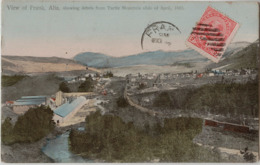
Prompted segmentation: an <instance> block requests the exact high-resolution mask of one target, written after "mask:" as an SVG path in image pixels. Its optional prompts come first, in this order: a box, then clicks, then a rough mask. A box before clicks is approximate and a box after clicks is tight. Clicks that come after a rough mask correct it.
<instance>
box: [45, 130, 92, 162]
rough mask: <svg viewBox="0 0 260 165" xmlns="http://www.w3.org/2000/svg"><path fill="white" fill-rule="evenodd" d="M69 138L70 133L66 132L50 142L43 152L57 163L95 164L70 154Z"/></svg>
mask: <svg viewBox="0 0 260 165" xmlns="http://www.w3.org/2000/svg"><path fill="white" fill-rule="evenodd" d="M68 137H69V132H65V133H63V134H61V135H59V136H57V137H56V138H55V139H51V140H48V141H47V144H46V145H45V146H44V147H43V148H42V152H43V153H44V154H45V155H47V156H48V157H49V158H51V159H52V160H54V162H56V163H93V161H91V160H86V159H83V158H82V157H80V156H78V155H75V154H73V153H72V152H70V150H69V144H68Z"/></svg>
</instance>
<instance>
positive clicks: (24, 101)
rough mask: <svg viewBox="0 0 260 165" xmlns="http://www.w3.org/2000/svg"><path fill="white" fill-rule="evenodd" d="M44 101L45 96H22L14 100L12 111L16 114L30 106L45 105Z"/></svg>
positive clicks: (23, 111)
mask: <svg viewBox="0 0 260 165" xmlns="http://www.w3.org/2000/svg"><path fill="white" fill-rule="evenodd" d="M46 101H47V99H46V96H22V97H21V98H20V99H18V100H16V101H14V103H13V111H14V112H15V113H16V114H23V113H25V112H26V111H28V110H29V109H30V108H34V107H37V106H41V105H46Z"/></svg>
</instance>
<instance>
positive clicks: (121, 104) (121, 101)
mask: <svg viewBox="0 0 260 165" xmlns="http://www.w3.org/2000/svg"><path fill="white" fill-rule="evenodd" d="M116 103H117V106H118V107H121V108H124V107H127V106H128V103H127V101H126V100H125V98H124V97H123V96H121V97H119V98H118V99H117V101H116Z"/></svg>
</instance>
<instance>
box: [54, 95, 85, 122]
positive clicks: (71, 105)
mask: <svg viewBox="0 0 260 165" xmlns="http://www.w3.org/2000/svg"><path fill="white" fill-rule="evenodd" d="M88 101H89V100H87V99H86V98H85V97H83V96H80V97H77V98H76V99H74V100H72V101H68V102H66V103H64V104H62V105H61V106H59V107H58V108H57V109H55V110H54V111H53V112H54V116H53V120H54V122H55V123H56V124H60V123H64V122H66V120H68V119H69V118H70V117H72V116H74V115H75V113H76V112H77V111H78V110H79V109H80V108H81V107H82V106H83V105H85V104H86V103H87V102H88Z"/></svg>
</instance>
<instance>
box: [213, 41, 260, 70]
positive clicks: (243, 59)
mask: <svg viewBox="0 0 260 165" xmlns="http://www.w3.org/2000/svg"><path fill="white" fill-rule="evenodd" d="M258 44H259V41H257V42H254V43H252V44H250V45H249V46H247V47H245V48H244V49H242V50H240V51H238V52H237V53H235V54H233V55H232V56H228V57H226V58H225V59H224V60H223V61H220V62H219V63H217V64H211V65H209V66H208V67H209V68H217V67H221V66H225V65H228V66H227V67H225V69H240V68H258V65H259V64H258V57H257V56H258V54H259V48H258Z"/></svg>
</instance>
